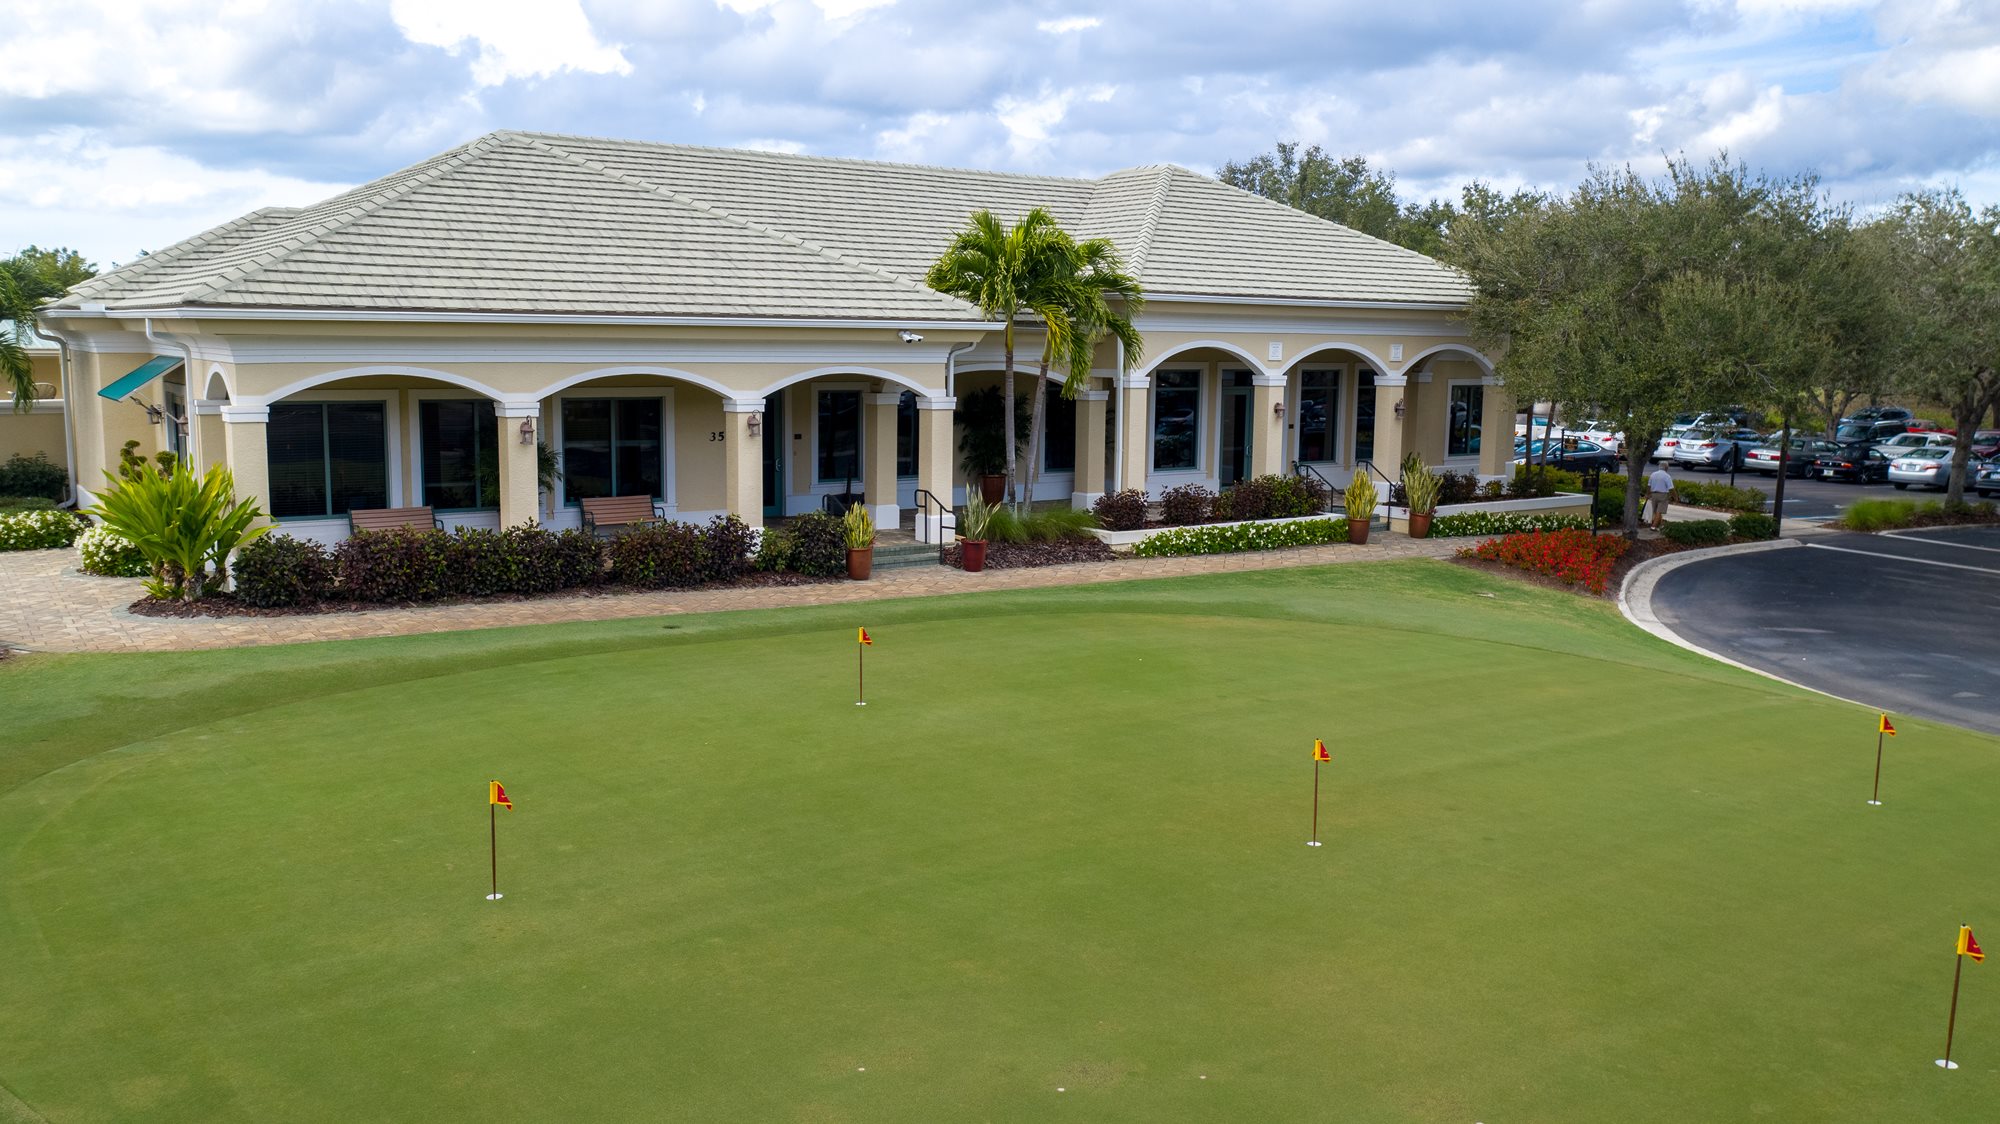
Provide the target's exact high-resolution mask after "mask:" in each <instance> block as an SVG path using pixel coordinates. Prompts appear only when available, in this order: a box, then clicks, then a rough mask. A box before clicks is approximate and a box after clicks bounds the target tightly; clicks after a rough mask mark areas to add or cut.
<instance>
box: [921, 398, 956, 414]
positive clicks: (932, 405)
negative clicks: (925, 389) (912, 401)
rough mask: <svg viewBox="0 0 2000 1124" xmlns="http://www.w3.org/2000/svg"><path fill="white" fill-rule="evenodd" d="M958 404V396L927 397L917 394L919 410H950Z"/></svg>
mask: <svg viewBox="0 0 2000 1124" xmlns="http://www.w3.org/2000/svg"><path fill="white" fill-rule="evenodd" d="M957 406H958V399H956V398H926V397H924V396H923V395H921V394H919V395H918V396H917V409H919V410H950V409H954V408H956V407H957Z"/></svg>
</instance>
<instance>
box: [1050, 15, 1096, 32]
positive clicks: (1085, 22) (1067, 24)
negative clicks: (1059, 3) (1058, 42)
mask: <svg viewBox="0 0 2000 1124" xmlns="http://www.w3.org/2000/svg"><path fill="white" fill-rule="evenodd" d="M1103 26H1104V21H1103V20H1101V19H1098V18H1097V17H1096V16H1063V17H1061V18H1059V19H1052V20H1037V21H1036V22H1035V30H1036V31H1042V32H1047V33H1048V34H1050V35H1069V34H1071V33H1073V32H1077V31H1089V30H1090V29H1091V28H1093V27H1103Z"/></svg>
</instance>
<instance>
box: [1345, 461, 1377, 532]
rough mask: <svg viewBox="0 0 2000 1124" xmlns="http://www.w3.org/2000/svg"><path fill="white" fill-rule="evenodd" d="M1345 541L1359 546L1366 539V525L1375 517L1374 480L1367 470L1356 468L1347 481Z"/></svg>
mask: <svg viewBox="0 0 2000 1124" xmlns="http://www.w3.org/2000/svg"><path fill="white" fill-rule="evenodd" d="M1346 503H1347V541H1348V542H1351V543H1353V544H1355V545H1356V546H1360V545H1361V544H1363V543H1365V542H1367V541H1368V525H1369V523H1371V522H1372V521H1373V520H1374V518H1375V482H1374V481H1373V480H1370V479H1368V470H1367V469H1362V468H1357V469H1355V470H1354V478H1353V479H1352V480H1349V481H1348V482H1347V494H1346Z"/></svg>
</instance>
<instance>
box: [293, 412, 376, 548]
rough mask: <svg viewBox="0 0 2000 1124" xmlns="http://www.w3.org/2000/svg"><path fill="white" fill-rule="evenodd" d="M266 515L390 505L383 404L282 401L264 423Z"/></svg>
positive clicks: (319, 513)
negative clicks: (268, 486) (267, 481)
mask: <svg viewBox="0 0 2000 1124" xmlns="http://www.w3.org/2000/svg"><path fill="white" fill-rule="evenodd" d="M264 434H265V455H266V457H267V458H268V465H269V472H270V482H271V514H272V515H273V516H275V517H277V518H280V519H287V518H299V517H306V518H310V517H312V516H321V517H331V516H335V515H345V514H347V513H348V512H349V511H353V510H355V509H356V508H373V507H388V506H389V433H388V406H387V405H385V404H384V403H381V402H313V403H299V402H287V403H283V404H281V405H277V406H273V407H271V419H270V422H269V424H268V425H267V426H266V427H265V431H264Z"/></svg>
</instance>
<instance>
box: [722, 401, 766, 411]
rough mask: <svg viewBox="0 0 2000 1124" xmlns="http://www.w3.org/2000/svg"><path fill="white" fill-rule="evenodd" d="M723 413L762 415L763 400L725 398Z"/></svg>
mask: <svg viewBox="0 0 2000 1124" xmlns="http://www.w3.org/2000/svg"><path fill="white" fill-rule="evenodd" d="M722 412H723V413H725V414H761V413H763V412H764V400H763V399H762V398H724V399H723V400H722Z"/></svg>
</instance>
